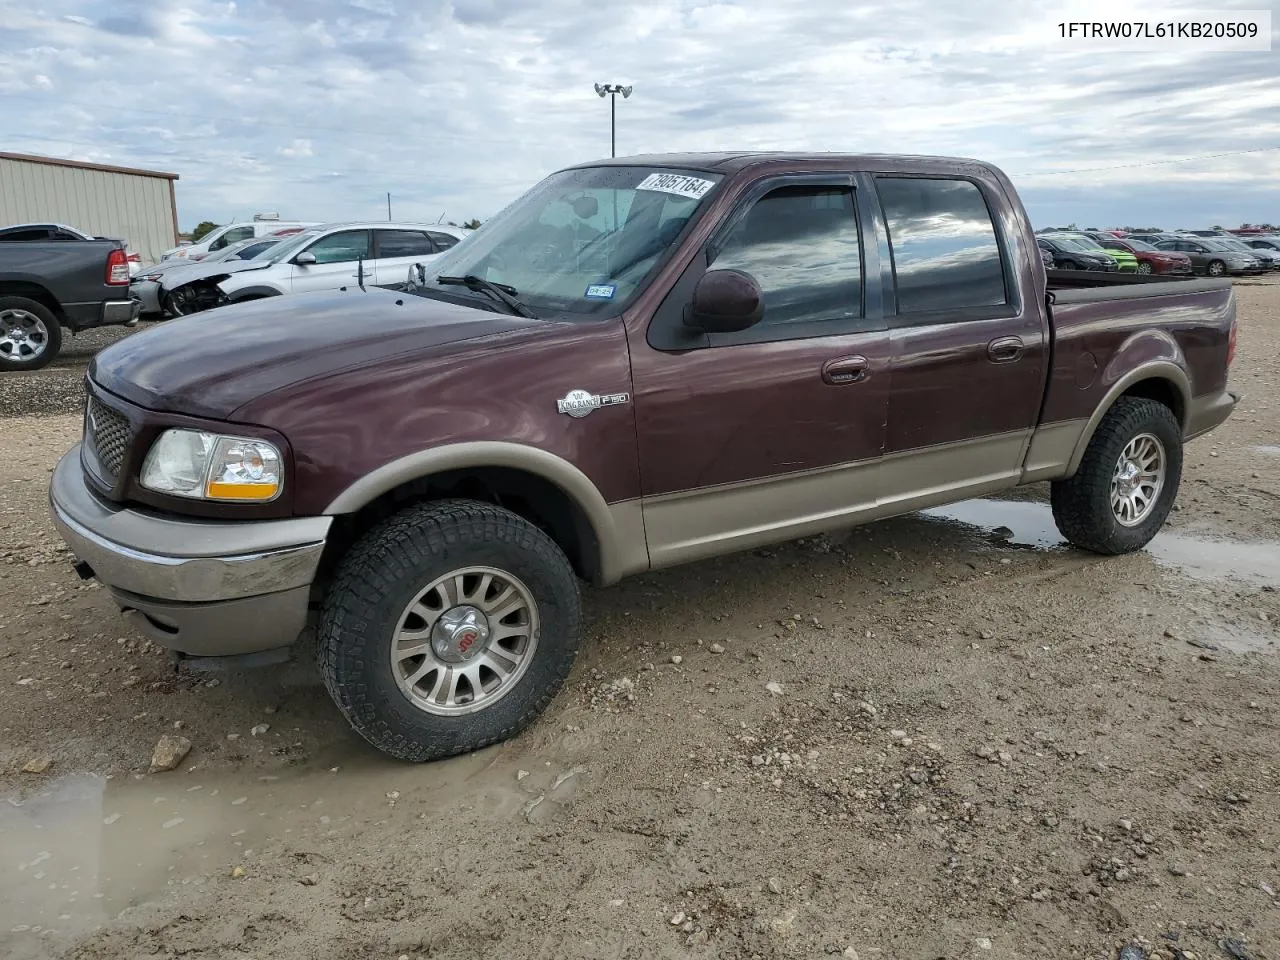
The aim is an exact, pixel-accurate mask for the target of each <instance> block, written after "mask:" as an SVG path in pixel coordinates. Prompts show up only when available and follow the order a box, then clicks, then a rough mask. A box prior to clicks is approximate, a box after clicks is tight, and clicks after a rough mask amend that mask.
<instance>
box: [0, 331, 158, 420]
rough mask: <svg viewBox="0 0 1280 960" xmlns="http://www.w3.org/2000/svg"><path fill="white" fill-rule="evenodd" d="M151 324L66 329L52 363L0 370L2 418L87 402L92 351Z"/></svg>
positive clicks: (67, 409)
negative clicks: (37, 367)
mask: <svg viewBox="0 0 1280 960" xmlns="http://www.w3.org/2000/svg"><path fill="white" fill-rule="evenodd" d="M150 326H151V324H150V323H149V322H147V321H143V322H142V323H139V324H138V325H137V326H134V327H97V328H94V329H92V330H85V331H84V332H83V333H78V334H76V335H74V336H72V335H71V334H70V333H67V332H65V331H64V333H63V336H64V340H63V344H62V351H61V352H60V353H59V354H58V356H57V357H55V358H54V360H53V362H52V363H50V364H49V366H47V367H45V368H44V369H42V370H33V371H31V372H30V373H0V419H3V418H7V417H28V416H31V415H32V414H37V413H69V412H71V411H75V410H79V409H81V408H82V407H83V406H84V374H85V370H86V369H87V368H88V366H89V361H90V360H92V359H93V355H94V354H95V353H97V352H98V351H99V350H101V349H102V348H103V347H105V346H108V345H109V344H112V343H115V342H116V341H117V340H123V339H124V338H125V337H127V336H129V335H130V334H132V333H136V332H137V331H139V330H145V329H147V328H148V327H150Z"/></svg>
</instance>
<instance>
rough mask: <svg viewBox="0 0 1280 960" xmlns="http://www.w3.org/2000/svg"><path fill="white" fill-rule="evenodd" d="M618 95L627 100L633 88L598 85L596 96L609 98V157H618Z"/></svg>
mask: <svg viewBox="0 0 1280 960" xmlns="http://www.w3.org/2000/svg"><path fill="white" fill-rule="evenodd" d="M618 94H622V99H623V100H625V99H627V97H629V96H631V87H624V86H621V85H619V84H616V83H597V84H596V96H598V97H606V96H607V97H608V98H609V156H611V157H616V156H617V155H618Z"/></svg>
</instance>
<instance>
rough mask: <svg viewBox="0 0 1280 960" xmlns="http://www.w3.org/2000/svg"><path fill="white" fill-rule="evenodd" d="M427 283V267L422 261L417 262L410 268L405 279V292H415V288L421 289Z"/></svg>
mask: <svg viewBox="0 0 1280 960" xmlns="http://www.w3.org/2000/svg"><path fill="white" fill-rule="evenodd" d="M426 285H427V268H426V267H424V266H423V265H422V264H420V263H415V264H414V265H413V266H411V267H410V268H409V277H408V279H407V280H405V284H404V289H405V293H413V292H414V291H415V290H421V289H423V288H424V287H426Z"/></svg>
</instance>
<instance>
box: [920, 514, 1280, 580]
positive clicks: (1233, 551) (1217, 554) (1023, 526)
mask: <svg viewBox="0 0 1280 960" xmlns="http://www.w3.org/2000/svg"><path fill="white" fill-rule="evenodd" d="M921 516H923V517H925V518H926V519H928V520H933V521H936V522H938V523H946V524H951V525H955V526H960V527H966V528H969V529H970V531H972V532H981V533H982V535H983V536H984V537H986V538H987V539H988V540H992V541H997V542H1001V543H1004V544H1007V545H1009V546H1012V547H1022V548H1029V549H1036V550H1061V551H1067V550H1070V549H1071V547H1070V546H1068V544H1067V542H1066V540H1064V539H1063V537H1062V535H1061V534H1059V533H1058V529H1057V527H1056V526H1054V523H1053V514H1052V513H1051V511H1050V509H1049V505H1048V504H1046V503H1036V502H1031V501H1023V500H967V501H965V502H963V503H957V504H952V505H950V506H946V507H938V508H936V509H932V510H925V511H923V512H922V514H921ZM1001 528H1003V529H1001ZM1144 552H1146V553H1147V554H1149V555H1150V556H1151V557H1152V558H1153V559H1154V560H1155V561H1156V562H1157V563H1158V564H1161V565H1162V566H1168V567H1174V568H1177V569H1178V570H1180V571H1182V572H1183V573H1185V574H1187V575H1188V576H1191V577H1194V578H1196V579H1200V580H1214V581H1232V580H1234V581H1241V582H1244V583H1250V584H1258V585H1266V586H1280V541H1269V540H1225V539H1215V538H1211V537H1204V536H1198V535H1194V534H1188V533H1183V532H1174V531H1170V530H1165V531H1163V532H1161V533H1159V534H1157V535H1156V537H1155V539H1154V540H1152V541H1151V543H1149V544H1148V545H1147V546H1146V548H1145V551H1144Z"/></svg>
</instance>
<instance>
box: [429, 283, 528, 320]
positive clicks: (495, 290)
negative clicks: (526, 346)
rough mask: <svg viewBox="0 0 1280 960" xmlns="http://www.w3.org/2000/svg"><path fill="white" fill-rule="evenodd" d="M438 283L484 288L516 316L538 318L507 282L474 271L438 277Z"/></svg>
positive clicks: (477, 288) (472, 288) (475, 288)
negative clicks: (482, 275)
mask: <svg viewBox="0 0 1280 960" xmlns="http://www.w3.org/2000/svg"><path fill="white" fill-rule="evenodd" d="M436 283H443V284H446V285H452V286H457V287H466V288H467V289H469V290H482V291H484V292H485V293H489V294H492V295H493V296H495V297H497V298H498V299H499V300H501V301H502V302H503V303H504V304H506V306H507V308H508V309H510V310H511V312H512V313H514V314H515V315H516V316H518V317H528V318H529V319H530V320H537V319H538V318H537V316H536V315H535V314H534V312H533V311H532V310H530V309H529V308H528V307H526V306H525V305H524V304H523V303H521V302H520V301H519V300H517V299H516V288H515V287H509V286H507V285H506V284H505V283H494V282H493V281H492V280H486V279H484V277H477V276H476V275H475V274H472V273H469V274H467V275H466V276H465V277H436Z"/></svg>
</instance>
